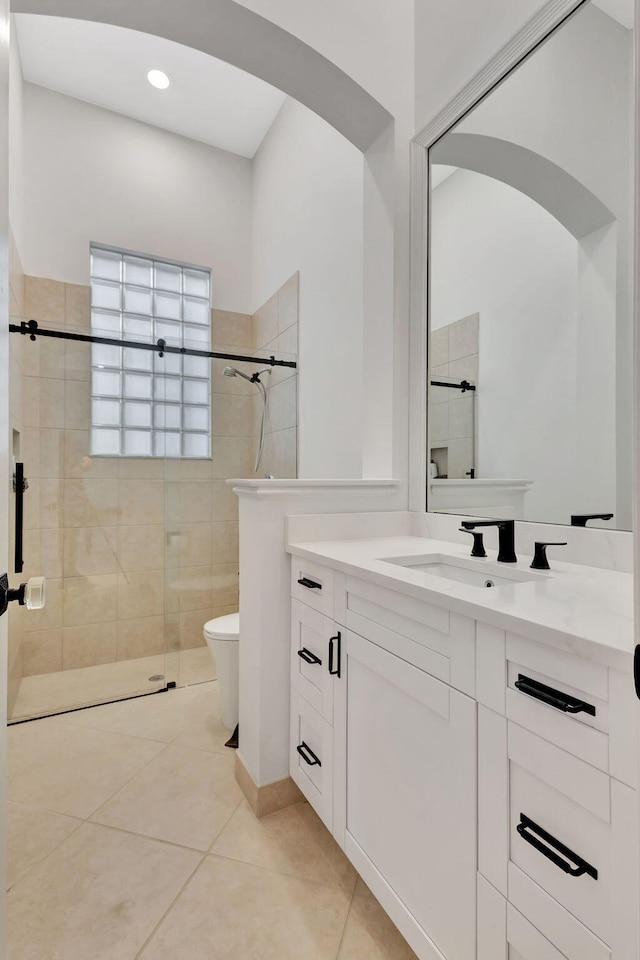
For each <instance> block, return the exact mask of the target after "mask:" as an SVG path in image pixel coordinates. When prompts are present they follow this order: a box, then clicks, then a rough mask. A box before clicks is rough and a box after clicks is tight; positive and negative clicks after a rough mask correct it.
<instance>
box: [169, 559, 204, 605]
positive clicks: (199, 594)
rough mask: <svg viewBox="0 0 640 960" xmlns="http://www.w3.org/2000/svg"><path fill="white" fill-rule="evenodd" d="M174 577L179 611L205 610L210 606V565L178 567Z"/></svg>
mask: <svg viewBox="0 0 640 960" xmlns="http://www.w3.org/2000/svg"><path fill="white" fill-rule="evenodd" d="M176 576H177V589H178V609H179V610H181V611H182V610H205V609H207V608H208V607H210V606H211V565H207V566H201V567H180V569H179V570H178V571H177V572H176Z"/></svg>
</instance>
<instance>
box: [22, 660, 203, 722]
mask: <svg viewBox="0 0 640 960" xmlns="http://www.w3.org/2000/svg"><path fill="white" fill-rule="evenodd" d="M157 674H163V675H164V676H166V678H167V679H168V680H175V681H176V682H177V684H178V686H183V685H185V684H193V683H203V682H204V681H205V680H214V679H215V675H216V673H215V667H214V665H213V660H212V659H211V654H210V653H209V648H208V647H196V648H195V649H193V650H180V651H175V652H171V653H167V654H166V657H165V656H164V655H160V656H155V657H140V658H139V659H137V660H120V661H118V662H117V663H101V664H99V665H98V666H95V667H79V668H77V669H75V670H62V671H58V672H56V673H40V674H37V675H35V676H33V677H23V679H22V680H21V681H20V689H19V690H18V696H17V697H16V702H15V704H14V707H13V712H12V714H11V717H10V719H11V720H16V719H21V718H23V717H34V716H45V715H47V714H50V713H56V712H57V711H59V710H69V709H73V708H74V707H81V706H86V705H87V704H90V703H100V702H104V701H107V700H112V699H114V698H115V697H127V696H136V695H137V694H139V693H142V692H145V691H146V690H152V689H153V688H154V684H152V683H150V682H149V677H152V676H154V675H157ZM163 685H164V681H162V682H161V683H156V684H155V686H156V687H159V686H163Z"/></svg>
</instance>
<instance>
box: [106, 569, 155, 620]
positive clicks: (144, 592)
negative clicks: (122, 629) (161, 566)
mask: <svg viewBox="0 0 640 960" xmlns="http://www.w3.org/2000/svg"><path fill="white" fill-rule="evenodd" d="M117 579H118V613H117V619H118V620H131V619H133V618H137V617H156V616H160V615H161V614H163V613H164V602H165V601H164V593H165V591H164V571H163V570H146V571H133V572H131V573H127V574H126V575H125V574H122V573H121V574H119V576H118V578H117ZM112 613H113V611H112Z"/></svg>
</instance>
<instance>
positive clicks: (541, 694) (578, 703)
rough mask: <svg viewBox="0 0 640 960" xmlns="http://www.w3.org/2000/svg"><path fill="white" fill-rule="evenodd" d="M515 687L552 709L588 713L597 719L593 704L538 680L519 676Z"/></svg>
mask: <svg viewBox="0 0 640 960" xmlns="http://www.w3.org/2000/svg"><path fill="white" fill-rule="evenodd" d="M515 686H516V687H517V688H518V690H520V692H521V693H526V694H528V695H529V696H530V697H535V699H536V700H541V701H542V703H548V704H549V706H550V707H555V708H556V710H562V711H563V712H564V713H588V714H589V715H590V716H592V717H595V715H596V708H595V707H594V706H593V704H591V703H585V701H584V700H577V699H576V697H571V696H570V695H569V694H568V693H562V692H561V691H560V690H554V689H553V687H547V686H546V684H544V683H540V682H539V681H538V680H532V679H531V678H530V677H525V676H523V674H521V673H519V674H518V679H517V680H516V682H515Z"/></svg>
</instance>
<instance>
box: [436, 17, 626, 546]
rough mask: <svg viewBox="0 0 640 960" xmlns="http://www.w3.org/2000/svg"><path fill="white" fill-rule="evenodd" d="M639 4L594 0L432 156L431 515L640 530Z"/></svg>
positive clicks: (452, 131) (476, 108) (451, 130)
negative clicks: (637, 435)
mask: <svg viewBox="0 0 640 960" xmlns="http://www.w3.org/2000/svg"><path fill="white" fill-rule="evenodd" d="M633 6H634V4H633V0H591V2H585V3H583V4H582V5H580V6H579V7H578V8H577V9H576V10H575V12H574V13H573V14H572V15H571V16H570V17H568V18H567V19H566V20H565V21H564V22H563V23H562V24H560V26H558V27H557V28H556V29H555V31H554V32H553V33H552V34H551V35H550V36H549V37H548V38H547V39H546V40H545V41H544V42H543V43H541V44H539V45H538V46H537V47H536V48H535V49H534V50H533V51H532V52H531V53H530V54H529V56H528V57H527V58H526V59H525V60H523V61H522V62H521V63H520V64H519V65H517V66H516V67H515V68H514V69H513V70H512V71H511V72H510V73H509V74H508V75H507V76H506V77H505V78H504V79H503V80H502V81H501V82H500V83H499V84H498V85H497V86H495V87H493V89H491V90H490V91H489V93H488V94H486V95H485V96H484V98H483V99H482V100H481V101H480V102H478V103H476V105H475V106H473V107H472V109H470V110H469V111H468V112H467V113H466V114H465V115H464V116H463V117H462V119H461V120H459V121H458V122H457V123H456V124H455V125H454V126H452V127H450V128H449V129H448V130H447V131H446V133H444V135H443V136H441V137H440V139H438V140H437V141H436V142H435V143H434V144H433V145H432V146H431V147H430V149H429V255H428V262H429V284H428V290H429V304H428V313H429V343H428V358H429V360H428V391H429V392H428V397H429V402H428V442H427V509H429V510H431V511H446V512H451V513H466V514H473V515H476V516H490V517H492V516H501V517H505V516H511V517H515V518H516V519H518V518H519V519H524V520H532V521H536V522H548V523H560V524H568V523H571V522H572V517H573V518H574V519H573V522H574V524H577V525H582V524H584V523H585V522H588V523H589V526H602V527H605V528H609V529H611V528H613V529H619V530H629V529H630V528H631V509H632V474H633V469H632V462H633V461H632V458H633V449H632V446H633V444H632V439H633V438H632V378H633V311H632V304H633V273H634V257H633V111H634V91H633ZM591 515H600V518H598V516H596V517H594V519H591V520H589V521H585V517H587V516H591ZM604 518H607V519H604Z"/></svg>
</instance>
